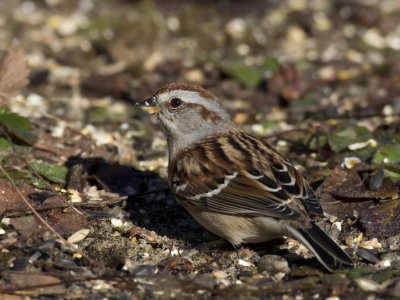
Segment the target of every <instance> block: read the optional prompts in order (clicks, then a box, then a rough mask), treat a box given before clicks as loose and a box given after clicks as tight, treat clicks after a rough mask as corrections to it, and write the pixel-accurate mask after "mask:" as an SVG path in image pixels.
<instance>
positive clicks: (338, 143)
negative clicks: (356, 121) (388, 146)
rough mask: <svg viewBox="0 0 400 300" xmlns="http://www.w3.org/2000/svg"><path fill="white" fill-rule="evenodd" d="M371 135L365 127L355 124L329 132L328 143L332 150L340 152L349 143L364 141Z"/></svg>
mask: <svg viewBox="0 0 400 300" xmlns="http://www.w3.org/2000/svg"><path fill="white" fill-rule="evenodd" d="M371 137H372V135H371V133H370V132H369V131H368V129H367V128H365V127H360V126H355V127H348V128H346V129H344V130H341V131H337V132H333V133H331V134H329V135H328V143H329V146H330V147H331V149H332V151H334V152H340V151H342V150H344V149H346V148H347V146H349V145H351V144H354V143H359V142H365V141H367V140H369V139H370V138H371Z"/></svg>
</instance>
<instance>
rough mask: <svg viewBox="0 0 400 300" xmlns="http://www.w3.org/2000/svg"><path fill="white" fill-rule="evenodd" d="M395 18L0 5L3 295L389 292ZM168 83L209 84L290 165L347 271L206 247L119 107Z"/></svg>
mask: <svg viewBox="0 0 400 300" xmlns="http://www.w3.org/2000/svg"><path fill="white" fill-rule="evenodd" d="M6 11H10V12H11V11H12V14H6V13H5V12H6ZM220 11H224V12H225V13H224V14H221V13H220ZM389 11H390V14H388V12H389ZM11 15H12V17H11ZM207 16H213V17H212V18H210V17H207ZM399 16H400V6H399V5H397V4H396V3H395V2H393V1H372V2H371V3H369V4H365V3H363V1H353V2H351V3H346V2H342V1H338V2H337V3H336V2H335V3H331V2H329V1H320V3H319V5H316V6H313V5H312V4H311V2H310V3H308V2H306V1H282V2H281V3H275V2H273V1H267V2H266V3H262V4H261V3H259V2H256V1H254V2H253V1H250V2H244V1H243V2H240V1H238V2H235V3H234V4H233V3H232V4H229V5H228V4H227V3H222V2H221V3H207V4H205V5H199V4H196V3H194V2H193V3H187V4H185V5H183V4H182V3H181V2H180V1H177V2H176V6H175V7H174V8H172V6H169V5H167V4H163V3H161V2H157V1H155V2H141V1H138V2H135V3H130V2H126V1H118V6H117V5H114V6H113V7H111V4H110V3H109V2H107V1H99V2H98V3H96V5H94V2H92V1H82V2H81V3H80V4H78V3H77V2H74V1H71V2H70V1H45V2H43V4H41V5H39V4H37V3H36V2H31V1H19V0H7V1H4V2H2V3H0V23H1V24H4V26H3V27H2V28H0V40H1V41H2V42H3V43H0V45H11V46H10V47H8V48H7V49H6V48H2V47H0V50H1V51H2V52H3V53H4V55H3V56H2V59H1V60H0V93H1V98H2V100H1V102H0V103H1V107H0V127H1V129H2V130H1V131H0V158H1V166H2V170H1V171H0V188H1V193H0V211H1V212H2V215H3V219H2V220H3V221H2V223H1V229H2V234H1V235H0V239H1V240H0V247H1V249H2V252H1V255H0V258H1V259H0V266H1V270H2V271H3V272H2V274H5V275H4V276H2V279H1V281H0V289H1V291H2V293H5V294H9V295H11V294H13V295H15V297H19V296H20V295H21V297H22V295H30V296H32V297H43V296H46V295H53V296H54V295H57V296H58V297H67V296H68V297H70V296H71V295H72V296H74V297H75V296H78V295H85V296H86V297H87V296H93V295H95V296H99V297H109V298H121V297H122V298H123V297H131V298H138V299H144V298H148V297H156V298H162V299H164V298H165V299H166V298H182V297H187V296H190V297H194V298H209V297H216V298H239V299H241V298H248V297H265V295H266V294H267V293H268V296H269V297H270V298H271V299H275V298H277V299H278V298H279V299H281V298H282V297H285V298H287V299H294V298H299V297H302V298H310V297H313V298H321V299H324V298H329V297H330V298H333V297H337V298H342V297H343V298H346V297H349V296H352V297H356V298H366V297H367V296H368V295H371V294H373V295H377V296H379V297H389V298H390V297H395V296H397V295H398V293H399V288H400V272H399V269H400V266H399V265H398V263H397V261H398V260H399V250H400V241H399V236H400V232H399V229H398V228H400V224H399V222H400V218H399V207H398V200H399V190H398V189H399V183H400V165H399V161H398V157H399V155H398V152H399V151H398V145H399V142H400V119H399V114H400V106H399V100H398V99H399V94H400V90H399V88H398V86H399V85H398V82H399V80H398V79H399V78H398V77H399V76H398V74H399V68H398V63H397V57H398V51H400V47H399V46H398V39H396V37H397V35H398V34H397V32H396V30H397V29H396V28H397V27H398V20H399V19H400V18H399ZM17 28H18V30H17ZM11 36H16V37H18V38H19V40H20V42H19V44H20V45H19V44H18V43H17V42H15V41H14V42H13V41H12V40H11V39H10V37H11ZM41 36H42V37H45V38H40V37H41ZM332 37H335V42H332V41H333V39H332ZM3 47H4V46H3ZM22 49H24V50H22ZM166 49H167V50H168V51H167V50H166ZM182 53H185V55H182ZM28 74H29V75H28ZM28 78H29V81H30V84H29V85H27V84H28ZM171 81H185V82H191V83H196V84H200V85H203V86H205V87H206V88H209V89H211V90H212V91H213V92H215V93H216V94H217V95H218V96H219V97H220V98H221V100H222V101H223V102H224V104H225V105H226V106H227V107H228V109H229V110H230V112H231V113H232V115H233V116H234V119H235V121H237V122H238V123H239V124H240V126H241V127H242V128H243V129H245V130H247V131H249V132H251V133H253V134H256V135H258V136H260V137H261V138H266V137H267V136H269V137H270V142H272V143H273V144H274V146H276V147H277V148H278V149H279V151H282V152H283V153H285V155H286V156H287V157H288V158H289V159H290V160H291V161H292V162H293V163H294V164H295V165H296V166H297V167H298V168H299V169H301V171H302V172H303V174H305V175H306V176H307V178H308V180H309V182H310V183H311V184H312V186H313V188H315V189H316V190H317V193H318V195H319V197H320V199H321V203H322V205H323V208H324V211H325V212H326V216H327V218H324V219H323V220H316V221H317V222H318V225H319V226H321V227H322V228H323V229H324V230H325V231H326V232H328V233H329V234H330V236H331V237H332V238H333V239H334V240H335V241H336V242H338V243H339V244H340V245H341V246H345V245H346V246H347V249H346V251H349V253H350V254H351V255H352V256H353V258H354V260H355V262H356V267H355V269H354V270H347V271H346V270H345V271H341V272H337V273H334V274H326V273H324V272H323V270H322V269H320V266H319V265H318V263H317V262H316V260H315V259H313V258H312V256H311V254H310V253H309V252H308V251H307V250H306V248H304V247H303V246H302V245H301V244H299V243H298V242H297V241H294V240H290V239H282V240H278V241H274V242H271V243H269V244H268V245H265V244H260V245H243V246H242V247H241V248H240V249H238V250H235V249H233V248H232V247H230V246H229V245H227V244H226V243H225V244H224V243H222V245H221V244H218V243H216V242H213V241H214V240H215V239H216V237H214V236H213V235H212V234H210V233H209V232H207V231H206V230H205V229H203V228H202V227H201V226H200V225H199V224H197V223H196V222H195V221H194V220H193V219H192V218H191V217H190V216H189V215H188V214H187V213H186V212H185V211H184V210H183V209H182V208H181V207H180V206H179V205H178V204H176V203H175V201H174V199H173V197H172V195H171V193H170V192H169V188H168V184H167V182H166V166H167V159H166V153H167V147H166V143H165V140H164V139H163V136H162V133H161V132H160V130H159V128H158V127H157V126H156V125H155V123H154V122H152V121H151V120H149V119H148V118H147V116H145V115H143V114H142V113H141V112H138V111H136V110H135V109H134V107H133V105H132V102H134V101H136V100H139V99H142V98H145V97H147V96H149V95H151V94H152V92H154V90H156V89H157V88H158V87H160V86H161V85H162V84H164V83H168V82H171ZM12 146H14V149H12ZM7 176H10V177H11V180H12V181H13V182H14V183H16V184H17V185H18V190H16V189H15V188H14V187H13V186H12V184H11V183H10V182H9V180H8V179H7ZM21 195H22V196H23V198H24V199H25V201H28V202H29V203H30V204H31V206H32V208H28V207H27V203H26V202H25V201H24V200H23V198H22V197H21ZM78 209H79V210H78ZM81 210H82V211H81ZM35 213H37V214H38V215H39V216H41V218H42V219H43V221H44V222H43V221H41V222H39V221H38V218H37V217H35V216H34V215H35ZM57 234H58V235H59V237H61V238H59V237H57ZM74 234H75V235H76V236H78V238H76V239H75V237H74V239H73V241H74V242H76V245H75V246H74V245H68V242H67V241H65V239H67V238H69V237H71V236H74ZM63 239H64V241H62V240H63ZM210 241H211V244H218V245H211V244H207V243H210ZM76 246H77V247H78V248H76ZM274 255H278V256H279V257H281V259H280V260H278V259H270V258H271V257H273V256H274ZM267 262H268V264H267ZM278 262H279V263H280V264H281V265H282V266H285V270H284V271H282V272H280V271H278V272H277V273H276V272H275V271H273V272H272V271H268V270H276V264H277V263H278ZM33 274H35V276H32V275H33Z"/></svg>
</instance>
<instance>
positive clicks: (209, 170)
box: [137, 83, 353, 271]
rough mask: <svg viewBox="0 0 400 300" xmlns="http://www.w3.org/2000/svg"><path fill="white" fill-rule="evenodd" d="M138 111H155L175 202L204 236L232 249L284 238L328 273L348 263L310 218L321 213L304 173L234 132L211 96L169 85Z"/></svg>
mask: <svg viewBox="0 0 400 300" xmlns="http://www.w3.org/2000/svg"><path fill="white" fill-rule="evenodd" d="M137 106H138V107H139V108H141V109H143V110H144V111H147V112H149V113H151V114H156V115H157V118H158V121H159V123H160V124H161V127H162V129H163V131H164V133H165V136H166V138H167V141H168V149H169V165H168V177H169V185H170V187H171V189H172V191H173V193H174V195H175V197H176V200H177V201H178V202H179V203H180V204H181V205H182V206H183V207H184V208H185V209H186V210H187V211H188V212H189V213H190V214H191V215H192V216H193V217H194V218H195V219H196V220H197V221H198V222H199V223H200V224H201V225H203V226H204V227H205V228H207V229H208V230H209V231H211V232H213V233H214V234H216V235H218V236H220V237H222V238H225V239H227V240H228V241H229V242H231V243H232V244H233V245H239V244H241V243H259V242H264V241H268V240H271V239H275V238H279V237H282V236H289V237H292V238H294V239H296V240H299V241H300V242H302V243H303V244H304V245H305V246H306V247H307V248H308V249H309V250H311V252H313V253H314V255H315V256H316V257H317V258H318V260H319V261H320V262H321V263H322V265H324V267H325V268H326V269H328V270H329V271H332V270H335V269H338V268H340V267H342V266H349V267H352V266H353V261H352V260H351V258H350V257H349V256H348V255H347V254H346V253H345V252H344V251H343V250H342V249H341V248H340V247H339V246H338V245H337V244H336V243H335V242H334V241H332V240H331V239H330V238H329V237H328V236H327V235H326V234H325V233H324V232H323V231H322V230H321V229H320V228H319V227H318V226H317V225H315V224H314V222H313V221H312V219H311V215H316V216H322V215H323V212H322V209H321V206H320V203H319V200H318V198H317V197H316V196H315V194H314V192H313V190H312V189H311V187H310V186H309V185H308V183H307V182H306V181H305V179H304V178H303V176H302V175H301V174H300V173H299V172H298V171H297V170H296V169H295V168H294V167H293V165H292V164H290V163H289V162H288V161H287V160H286V159H285V158H284V157H283V156H282V155H280V154H279V153H278V152H276V150H275V149H274V148H273V147H271V146H270V145H269V144H267V143H266V142H264V141H262V140H260V139H258V138H256V137H254V136H252V135H250V134H248V133H246V132H244V131H242V130H241V129H239V128H238V127H237V126H236V125H235V124H234V122H233V121H232V120H231V117H230V116H229V114H228V112H227V111H226V110H225V108H224V107H223V106H222V104H221V102H220V101H219V100H218V98H217V97H215V96H214V95H213V94H211V93H210V92H208V91H207V90H205V89H203V88H201V87H198V86H193V85H187V84H176V83H172V84H168V85H166V86H163V87H162V88H160V89H159V90H158V91H157V92H156V93H155V94H154V96H153V97H151V98H149V99H148V100H145V101H143V102H141V103H138V105H137Z"/></svg>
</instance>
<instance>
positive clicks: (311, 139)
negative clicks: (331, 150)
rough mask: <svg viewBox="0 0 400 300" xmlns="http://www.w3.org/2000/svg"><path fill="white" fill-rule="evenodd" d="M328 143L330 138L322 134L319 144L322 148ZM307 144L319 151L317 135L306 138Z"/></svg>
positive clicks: (311, 134)
mask: <svg viewBox="0 0 400 300" xmlns="http://www.w3.org/2000/svg"><path fill="white" fill-rule="evenodd" d="M327 141H328V137H327V135H326V134H320V135H319V136H318V143H319V146H320V147H323V146H325V145H326V143H327ZM306 144H307V145H308V147H309V148H310V149H314V150H316V149H317V137H316V135H315V134H313V133H310V134H309V135H308V136H307V138H306Z"/></svg>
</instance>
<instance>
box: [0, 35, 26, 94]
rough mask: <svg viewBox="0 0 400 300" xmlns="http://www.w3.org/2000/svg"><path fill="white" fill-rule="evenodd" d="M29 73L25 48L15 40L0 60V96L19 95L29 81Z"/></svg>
mask: <svg viewBox="0 0 400 300" xmlns="http://www.w3.org/2000/svg"><path fill="white" fill-rule="evenodd" d="M28 74H29V70H28V68H27V67H26V62H25V57H24V50H23V49H22V48H21V47H20V45H19V43H18V41H16V40H14V41H13V42H12V44H11V46H10V47H9V48H8V50H7V51H6V53H5V54H4V55H3V57H2V58H1V60H0V96H8V97H13V96H15V95H17V94H18V93H19V91H20V90H21V89H22V88H24V87H25V86H26V85H27V84H28V83H29V80H28V79H27V77H28Z"/></svg>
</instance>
